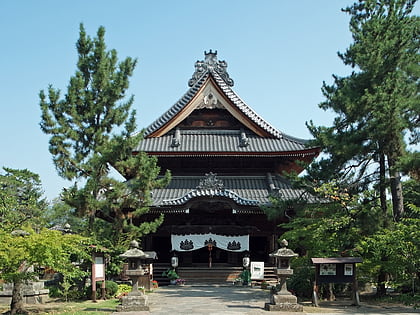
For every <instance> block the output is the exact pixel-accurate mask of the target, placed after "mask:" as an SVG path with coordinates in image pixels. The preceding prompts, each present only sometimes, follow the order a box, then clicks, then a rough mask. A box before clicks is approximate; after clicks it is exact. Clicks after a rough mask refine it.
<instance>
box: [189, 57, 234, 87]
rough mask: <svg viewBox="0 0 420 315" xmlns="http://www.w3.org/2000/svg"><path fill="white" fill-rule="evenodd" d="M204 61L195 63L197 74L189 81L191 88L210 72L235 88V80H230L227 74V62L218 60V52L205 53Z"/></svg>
mask: <svg viewBox="0 0 420 315" xmlns="http://www.w3.org/2000/svg"><path fill="white" fill-rule="evenodd" d="M204 57H205V58H204V61H197V62H196V63H195V72H194V73H193V75H192V78H191V79H190V80H189V81H188V85H189V86H193V85H194V84H195V83H196V82H197V81H198V80H199V79H200V78H201V77H202V76H203V75H204V74H206V73H207V72H210V73H212V74H214V73H217V74H218V75H219V76H220V77H221V78H222V79H223V81H225V82H226V84H227V85H229V86H233V80H232V79H231V78H229V74H228V73H227V72H226V68H227V62H226V61H224V60H223V61H220V60H217V50H215V51H214V52H213V51H212V50H211V49H210V51H209V52H206V51H204Z"/></svg>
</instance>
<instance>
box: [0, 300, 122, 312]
mask: <svg viewBox="0 0 420 315" xmlns="http://www.w3.org/2000/svg"><path fill="white" fill-rule="evenodd" d="M118 304H119V300H117V299H110V300H98V301H97V302H96V303H94V302H92V301H80V302H62V301H59V300H52V301H49V302H47V303H45V304H36V305H35V304H32V305H26V309H27V310H28V311H29V312H30V313H31V314H51V315H82V314H83V315H106V314H110V313H113V312H115V311H116V307H117V305H118ZM3 306H4V307H6V308H4V307H3ZM0 310H1V311H2V312H5V311H7V310H8V308H7V306H5V305H1V306H0ZM0 313H1V312H0Z"/></svg>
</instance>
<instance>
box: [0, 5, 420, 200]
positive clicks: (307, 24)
mask: <svg viewBox="0 0 420 315" xmlns="http://www.w3.org/2000/svg"><path fill="white" fill-rule="evenodd" d="M352 2H353V1H348V0H317V1H315V0H300V1H291V0H289V1H286V0H259V1H256V0H254V1H251V0H229V1H226V0H213V1H193V0H191V1H186V0H177V1H172V0H166V1H163V0H160V1H159V0H158V1H150V0H149V1H142V0H136V1H135V0H125V1H107V0H72V1H57V0H48V1H47V0H37V1H35V0H33V1H29V0H26V1H24V0H20V1H19V0H1V1H0V34H1V50H0V51H1V58H0V69H1V70H0V96H1V98H0V148H1V151H0V167H2V166H7V167H11V168H19V169H23V168H27V169H29V170H31V171H33V172H35V173H38V174H40V176H41V180H42V183H43V187H44V190H45V195H46V196H47V197H48V199H53V198H55V197H57V196H58V195H59V193H60V191H61V189H62V188H63V187H65V186H68V185H69V184H70V183H68V182H65V181H64V180H62V179H60V178H59V177H58V175H57V173H56V171H55V168H54V165H53V164H52V162H51V161H52V158H51V155H50V153H49V151H48V139H49V138H48V136H46V135H44V134H43V133H42V132H41V130H40V128H39V122H40V109H39V98H38V93H39V91H40V90H41V89H46V88H47V87H48V85H49V84H52V85H53V86H54V87H55V88H59V89H61V90H62V92H65V89H66V87H67V84H68V82H69V79H70V76H72V75H73V74H74V72H75V70H76V61H77V54H76V50H75V43H76V41H77V39H78V31H79V24H80V23H84V25H85V28H86V31H87V33H88V34H89V35H90V36H92V37H93V36H95V35H96V31H97V29H98V27H99V26H101V25H102V26H104V27H105V29H106V36H105V41H106V44H107V47H108V48H109V49H111V48H113V49H116V50H117V52H118V56H119V58H120V60H121V59H123V58H125V57H127V56H130V57H134V58H138V65H137V67H136V70H135V72H134V75H133V77H132V79H131V81H130V89H129V94H133V95H134V97H135V102H134V107H133V108H135V109H136V110H137V122H138V125H139V128H143V127H147V126H148V125H149V124H150V123H151V122H153V121H154V120H155V119H156V118H157V117H158V116H159V115H160V114H162V113H163V112H164V111H166V110H167V109H168V108H169V107H170V106H172V105H173V104H174V103H175V102H176V101H177V100H178V99H179V98H180V97H181V96H182V95H183V94H184V92H185V91H186V90H187V88H188V85H187V83H188V80H189V79H190V77H191V75H192V74H193V72H194V63H195V61H197V60H203V59H204V51H209V50H210V49H212V50H217V51H218V58H219V60H225V61H226V62H227V63H228V68H227V71H228V73H229V75H230V77H231V78H232V79H233V80H234V81H235V85H234V87H233V89H234V90H235V92H236V93H237V94H238V95H239V96H240V97H241V98H242V99H243V100H244V101H245V102H246V103H247V104H248V105H249V106H251V107H252V108H253V109H254V110H255V111H256V112H257V113H258V114H259V115H261V116H262V117H263V118H265V119H266V120H267V121H268V122H270V123H271V124H272V125H274V126H275V127H276V128H278V129H280V130H281V131H283V132H284V133H287V134H290V135H292V136H295V137H300V138H309V137H310V134H309V132H308V131H307V129H306V127H305V122H306V121H309V120H311V119H312V120H314V122H315V123H316V124H318V125H328V124H330V122H331V120H332V117H333V116H332V114H331V113H325V112H324V111H322V110H321V109H319V108H318V104H319V103H320V102H321V101H322V100H323V96H322V94H321V86H322V82H323V81H326V82H329V83H331V82H332V77H331V76H332V74H338V75H346V74H348V73H349V72H350V71H351V69H350V68H348V67H345V66H344V65H343V64H342V62H341V61H340V60H339V58H338V57H337V51H344V50H345V49H346V48H347V47H348V46H349V44H350V43H351V41H352V39H351V34H350V32H349V28H348V21H349V17H348V16H347V15H346V14H345V13H343V12H341V10H340V9H341V8H343V7H346V6H348V5H350V4H351V3H352ZM418 7H419V6H418V5H417V7H416V13H417V14H418V12H419V10H418V9H419V8H418Z"/></svg>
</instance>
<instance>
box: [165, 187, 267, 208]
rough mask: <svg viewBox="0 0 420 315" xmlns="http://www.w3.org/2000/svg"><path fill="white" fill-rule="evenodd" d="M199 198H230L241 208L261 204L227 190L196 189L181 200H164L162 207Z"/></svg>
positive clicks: (181, 203)
mask: <svg viewBox="0 0 420 315" xmlns="http://www.w3.org/2000/svg"><path fill="white" fill-rule="evenodd" d="M197 197H219V198H220V197H223V198H229V199H231V200H232V201H234V202H235V203H236V204H238V205H241V206H258V205H259V204H260V202H259V201H258V200H251V199H246V198H242V197H241V196H239V195H238V194H236V193H234V192H233V191H230V190H227V189H194V190H191V191H190V192H189V193H187V194H186V195H184V196H182V197H180V198H176V199H171V200H163V202H162V206H172V205H173V206H177V205H183V204H185V203H187V202H188V201H190V200H191V199H193V198H197Z"/></svg>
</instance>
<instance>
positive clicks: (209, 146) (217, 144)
mask: <svg viewBox="0 0 420 315" xmlns="http://www.w3.org/2000/svg"><path fill="white" fill-rule="evenodd" d="M174 136H175V133H174V132H170V133H167V134H165V135H163V136H161V137H156V138H145V139H143V140H142V141H141V142H140V144H139V145H138V146H137V147H136V148H135V151H138V152H139V151H145V152H148V153H153V152H172V153H176V152H179V153H181V152H196V153H200V152H219V153H223V152H238V153H271V152H291V151H302V150H307V149H308V148H306V147H305V142H304V141H302V140H299V139H295V138H292V137H289V136H283V137H282V138H281V139H276V138H262V137H259V136H258V135H256V134H253V133H249V134H246V137H247V139H248V144H247V145H241V132H240V131H235V130H181V131H180V132H179V138H178V145H176V146H174V145H172V143H173V142H172V141H173V139H174ZM314 155H315V153H314Z"/></svg>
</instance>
